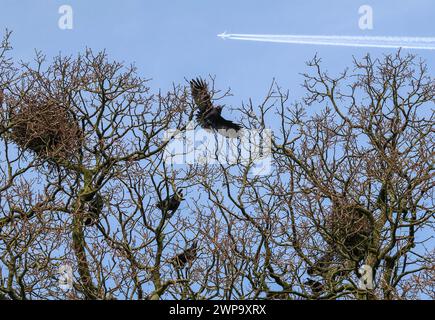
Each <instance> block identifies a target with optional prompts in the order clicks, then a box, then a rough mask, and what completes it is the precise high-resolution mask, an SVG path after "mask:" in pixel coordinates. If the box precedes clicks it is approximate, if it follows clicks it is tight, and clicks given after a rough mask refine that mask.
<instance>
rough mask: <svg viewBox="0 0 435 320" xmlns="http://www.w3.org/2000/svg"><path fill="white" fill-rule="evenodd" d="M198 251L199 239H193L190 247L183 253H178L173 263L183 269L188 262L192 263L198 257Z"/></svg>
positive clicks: (177, 267)
mask: <svg viewBox="0 0 435 320" xmlns="http://www.w3.org/2000/svg"><path fill="white" fill-rule="evenodd" d="M197 252H198V241H196V240H195V241H193V243H192V245H191V246H190V248H187V249H186V250H184V251H183V252H182V253H179V254H177V255H176V256H175V257H174V258H172V264H173V265H174V267H175V268H176V269H183V268H184V266H185V265H186V263H189V264H191V263H192V262H193V260H195V259H196V254H197Z"/></svg>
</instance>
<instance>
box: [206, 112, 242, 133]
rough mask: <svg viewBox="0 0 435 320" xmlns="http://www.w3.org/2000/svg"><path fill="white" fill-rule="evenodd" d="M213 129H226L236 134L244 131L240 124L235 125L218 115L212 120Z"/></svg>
mask: <svg viewBox="0 0 435 320" xmlns="http://www.w3.org/2000/svg"><path fill="white" fill-rule="evenodd" d="M212 123H213V127H214V128H215V129H216V130H220V129H224V130H231V129H233V130H235V131H236V132H237V131H239V130H240V129H242V126H241V125H239V124H238V123H234V122H232V121H229V120H227V119H225V118H223V117H222V116H220V115H218V116H216V117H213V119H212Z"/></svg>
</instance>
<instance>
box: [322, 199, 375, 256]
mask: <svg viewBox="0 0 435 320" xmlns="http://www.w3.org/2000/svg"><path fill="white" fill-rule="evenodd" d="M325 227H326V229H327V230H328V238H329V242H331V244H333V245H334V247H335V248H336V249H338V251H341V252H342V253H344V254H345V255H347V256H350V257H353V258H356V259H359V258H361V257H363V256H364V255H365V253H366V251H367V247H368V244H369V240H370V237H371V235H372V232H373V227H372V225H371V223H370V220H369V218H368V217H367V216H366V215H365V214H364V212H363V211H362V210H361V209H360V208H358V206H354V205H349V204H340V205H337V204H336V205H334V206H333V208H332V212H331V215H330V216H328V218H327V219H326V226H325Z"/></svg>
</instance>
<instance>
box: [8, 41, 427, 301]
mask: <svg viewBox="0 0 435 320" xmlns="http://www.w3.org/2000/svg"><path fill="white" fill-rule="evenodd" d="M8 39H9V34H7V36H6V38H5V40H4V41H3V43H2V47H1V49H2V50H0V92H1V95H0V100H1V104H0V105H1V113H0V114H1V119H0V120H1V121H0V130H1V131H0V133H1V134H0V143H1V145H0V151H1V152H0V259H1V260H0V275H1V276H0V298H1V299H319V298H323V299H338V298H346V299H374V298H385V299H408V298H411V299H414V298H421V297H432V298H433V278H434V277H433V259H434V252H433V242H430V241H431V236H432V233H433V186H434V179H433V150H434V139H433V138H434V137H433V133H434V128H433V123H434V118H433V102H434V96H435V83H434V80H433V79H432V78H431V77H429V76H428V71H427V70H426V66H425V64H424V63H423V62H419V61H417V59H416V58H415V57H413V56H403V55H402V54H400V53H398V54H397V55H389V56H385V57H384V58H383V59H381V60H372V59H371V58H370V57H369V56H367V57H365V58H364V59H363V60H362V61H357V60H355V62H354V65H355V69H354V70H353V71H352V72H345V73H343V74H342V75H340V76H338V77H336V78H334V77H332V76H330V75H328V74H326V73H324V72H323V71H322V68H321V64H320V59H318V58H317V57H316V58H314V60H313V61H311V62H310V64H309V66H310V67H311V68H312V69H313V70H314V73H312V74H306V75H305V79H306V81H305V85H304V86H305V88H306V90H307V97H306V99H305V100H303V101H300V102H299V103H289V102H288V100H289V93H288V92H285V91H283V90H282V89H281V88H280V87H278V86H277V85H276V84H273V85H272V86H271V88H270V90H269V92H268V93H267V96H266V98H265V100H264V102H263V103H262V104H260V105H259V106H255V105H254V103H253V102H252V101H249V102H248V103H247V104H245V105H243V106H241V107H240V108H238V109H239V110H238V112H239V114H240V115H242V119H243V126H244V127H245V128H244V129H243V130H249V129H258V130H260V132H261V130H264V129H266V128H267V126H268V125H271V124H273V123H275V124H279V125H278V126H273V129H274V134H273V139H272V153H271V155H272V157H273V168H272V170H271V171H270V172H269V173H267V174H264V175H253V174H252V173H251V172H252V171H251V170H252V168H253V167H254V166H255V161H254V160H252V161H248V162H246V161H238V162H233V163H225V162H220V163H218V164H217V165H211V164H202V163H194V164H184V165H178V166H177V165H174V164H171V163H169V162H168V161H167V158H166V155H165V148H167V146H168V145H169V144H170V143H171V141H172V140H173V138H174V136H173V135H172V136H169V137H168V136H167V133H168V132H172V131H170V129H176V130H178V131H177V132H181V133H183V132H185V131H186V129H187V127H188V125H189V124H190V123H191V121H195V114H196V112H197V110H196V109H197V106H196V105H195V101H194V99H193V97H192V96H191V92H190V86H189V83H188V82H186V84H184V85H180V86H175V85H174V87H173V88H172V89H171V90H170V91H169V92H167V93H162V92H158V93H152V92H151V91H150V89H149V87H148V80H147V79H145V78H142V77H140V76H139V75H137V72H136V69H135V67H134V66H126V65H125V64H124V63H119V62H116V61H110V60H109V59H108V57H107V55H106V53H105V52H100V53H94V52H93V51H92V50H86V51H85V52H84V53H82V54H79V55H78V56H77V57H72V56H66V57H65V56H58V57H55V58H54V59H53V61H51V62H47V61H46V60H47V59H46V58H45V57H44V55H42V54H41V53H38V54H37V55H36V58H35V60H34V62H32V63H17V62H14V61H13V60H11V59H10V58H9V56H8V55H10V53H11V48H10V45H9V41H8ZM211 80H212V81H211V83H209V86H208V88H210V92H209V94H210V99H212V100H222V101H223V103H225V102H224V100H225V98H226V96H227V95H228V94H229V93H228V92H225V91H224V92H219V91H218V90H216V89H215V84H214V79H211ZM219 102H221V101H219ZM314 106H317V107H319V109H317V110H318V112H316V113H313V112H312V111H311V109H312V108H313V107H314ZM221 139H222V138H221ZM223 139H229V140H227V141H233V142H236V141H238V140H237V138H225V137H224V138H223ZM181 190H182V191H181ZM174 201H175V202H174ZM362 265H367V266H370V267H371V268H372V269H373V270H374V275H375V277H374V289H368V290H367V289H361V288H360V287H359V286H358V280H359V275H358V269H359V268H360V267H361V266H362ZM62 266H69V267H71V270H72V279H70V280H71V282H72V287H69V288H67V289H68V290H65V289H64V288H62V286H60V279H59V268H61V267H62Z"/></svg>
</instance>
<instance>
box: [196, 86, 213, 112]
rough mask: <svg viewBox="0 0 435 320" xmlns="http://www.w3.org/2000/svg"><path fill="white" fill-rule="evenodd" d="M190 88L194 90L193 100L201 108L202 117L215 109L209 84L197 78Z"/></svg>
mask: <svg viewBox="0 0 435 320" xmlns="http://www.w3.org/2000/svg"><path fill="white" fill-rule="evenodd" d="M190 88H191V90H192V96H193V100H195V104H196V105H197V106H198V108H199V112H198V115H199V116H201V115H202V114H204V112H206V111H207V110H210V109H211V108H213V103H212V102H211V96H210V93H209V92H208V87H207V83H205V81H204V80H202V79H201V78H196V79H193V80H191V81H190Z"/></svg>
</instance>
